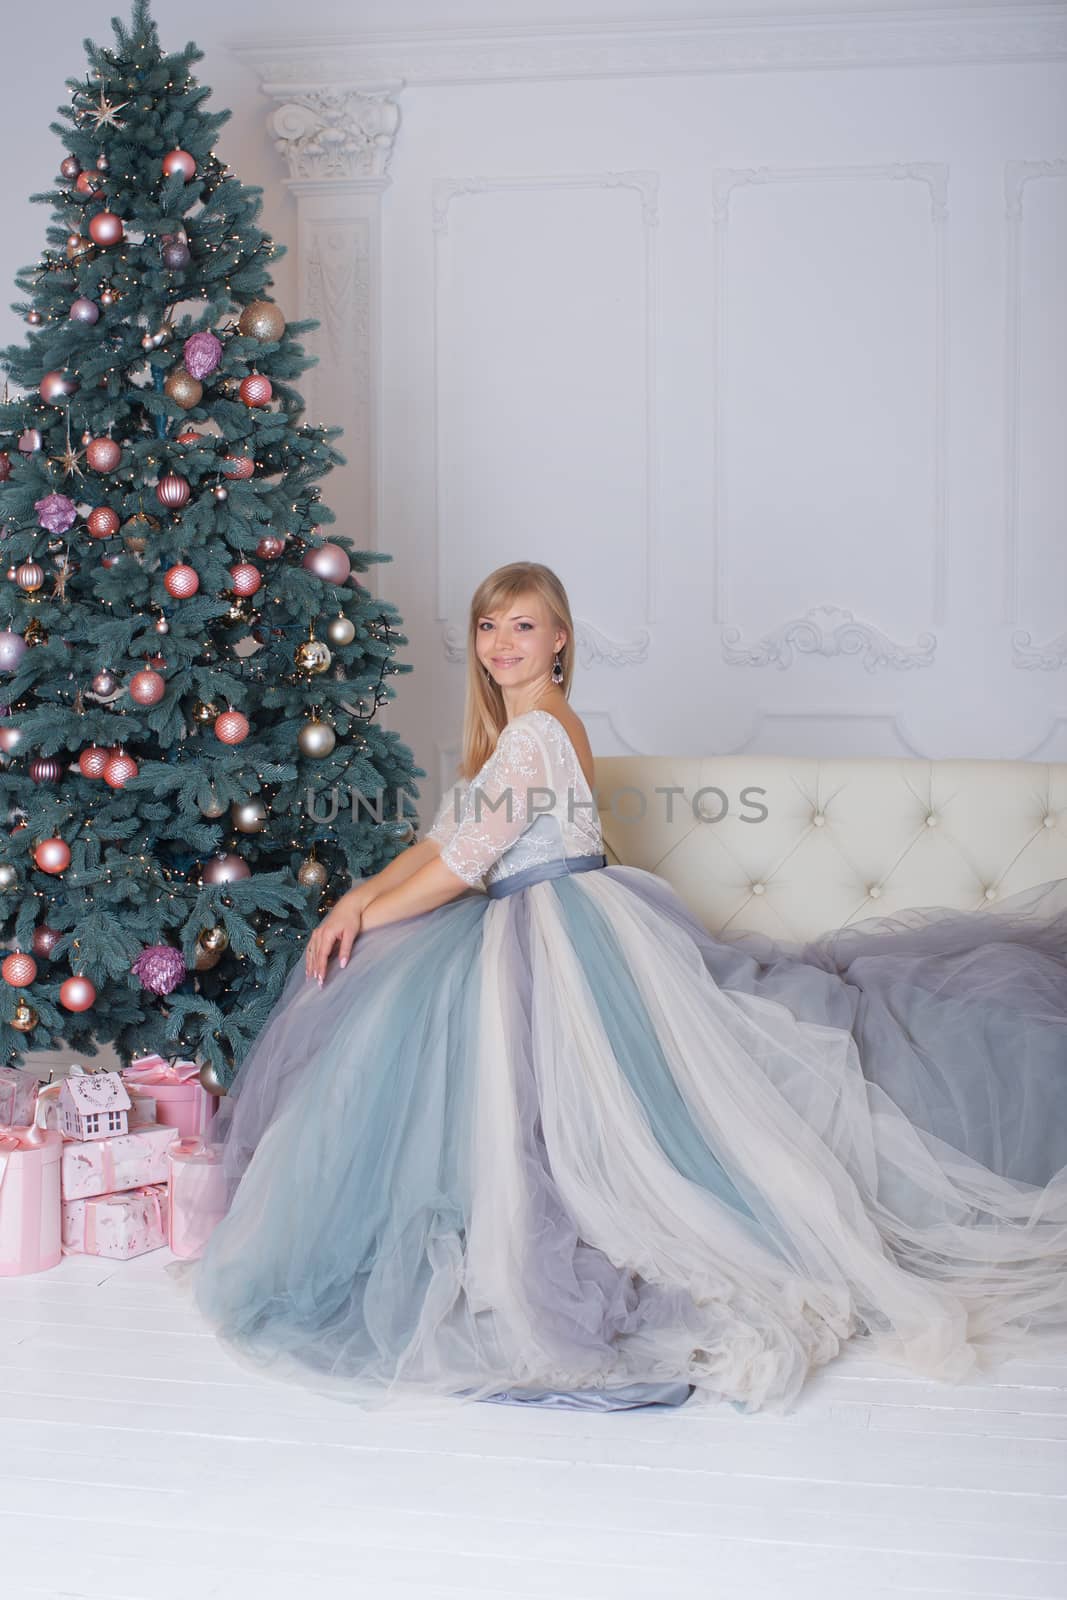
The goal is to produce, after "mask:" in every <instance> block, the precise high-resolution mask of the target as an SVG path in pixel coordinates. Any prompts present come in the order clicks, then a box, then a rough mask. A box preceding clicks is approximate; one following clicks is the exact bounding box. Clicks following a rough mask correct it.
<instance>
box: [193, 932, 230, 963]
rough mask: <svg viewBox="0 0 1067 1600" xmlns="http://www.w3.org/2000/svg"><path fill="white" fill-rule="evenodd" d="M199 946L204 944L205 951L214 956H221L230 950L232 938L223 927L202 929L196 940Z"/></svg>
mask: <svg viewBox="0 0 1067 1600" xmlns="http://www.w3.org/2000/svg"><path fill="white" fill-rule="evenodd" d="M196 942H197V944H202V945H203V947H204V949H205V950H208V951H210V952H211V954H212V955H216V956H221V955H222V953H223V951H224V950H228V949H229V948H230V936H229V934H228V933H227V932H226V929H225V928H223V927H221V926H216V927H214V928H201V930H200V932H199V933H198V934H197V938H196Z"/></svg>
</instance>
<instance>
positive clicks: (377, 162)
mask: <svg viewBox="0 0 1067 1600" xmlns="http://www.w3.org/2000/svg"><path fill="white" fill-rule="evenodd" d="M399 87H400V86H399V85H398V84H389V85H382V86H380V87H376V88H373V89H350V88H308V89H302V90H300V89H298V90H293V91H286V98H285V100H284V102H283V104H281V105H279V106H278V107H276V109H275V110H274V111H272V112H271V113H270V116H269V117H268V119H267V126H268V128H269V130H270V133H271V136H272V138H273V140H274V148H275V149H276V150H277V151H278V152H279V154H280V155H281V156H282V157H283V158H284V159H285V161H286V163H287V165H288V167H289V176H290V177H291V178H318V179H335V178H340V179H353V178H384V177H385V176H386V174H387V172H388V170H389V162H390V159H391V157H392V154H393V145H394V143H395V141H396V132H397V129H398V128H399V126H400V107H399V106H398V105H397V103H396V101H395V100H394V99H393V98H392V96H393V94H394V93H395V92H396V90H397V89H398V88H399ZM267 92H268V93H271V90H270V89H269V88H268V89H267Z"/></svg>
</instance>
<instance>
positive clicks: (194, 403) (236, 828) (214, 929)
mask: <svg viewBox="0 0 1067 1600" xmlns="http://www.w3.org/2000/svg"><path fill="white" fill-rule="evenodd" d="M112 26H113V29H114V32H115V38H116V45H115V47H114V48H113V49H103V48H97V47H96V46H94V45H93V44H92V43H91V42H88V41H87V42H86V46H85V48H86V52H87V55H88V61H89V70H88V73H87V75H86V77H85V79H84V80H69V81H68V88H69V90H70V94H71V100H70V105H69V106H64V107H63V108H61V110H60V113H59V115H60V117H61V118H62V119H63V120H62V122H60V123H54V124H53V125H52V126H53V129H54V131H55V132H56V133H58V134H59V136H60V138H61V139H62V140H63V142H64V144H65V145H66V149H67V152H68V153H67V155H66V157H65V158H64V159H63V160H62V162H61V163H60V169H59V170H60V179H59V186H58V187H57V189H55V190H53V191H51V192H49V193H47V194H41V195H35V196H33V198H34V199H35V200H38V201H41V202H44V203H46V204H49V205H51V206H52V208H53V222H52V226H51V227H50V228H49V230H48V235H47V237H48V247H47V248H46V249H45V251H44V254H43V258H42V259H41V260H40V261H38V262H37V263H36V264H35V265H33V266H31V267H27V268H25V269H23V270H22V271H21V272H20V273H19V275H18V284H19V287H20V289H21V290H23V292H24V293H25V294H26V295H27V296H28V299H27V300H26V301H25V302H23V303H22V304H19V305H16V307H15V309H16V311H18V312H20V313H21V314H22V315H24V316H25V320H26V321H27V323H28V324H29V325H30V330H31V331H30V332H29V334H28V335H27V338H26V341H25V343H24V344H18V345H13V346H11V347H9V348H8V349H7V350H5V351H3V352H0V362H2V364H3V366H4V368H5V369H6V371H7V373H8V375H9V383H8V386H7V388H6V390H5V396H4V401H3V404H2V406H0V526H2V531H3V537H4V539H5V541H6V555H7V561H6V563H5V565H6V568H7V577H6V585H7V587H6V593H5V595H4V597H3V603H2V609H0V701H2V702H3V704H2V705H0V713H2V715H0V802H2V804H3V810H4V814H5V815H6V816H7V818H8V830H6V831H5V832H4V833H3V834H0V911H3V912H4V913H5V917H4V922H3V925H2V926H3V931H2V932H0V943H2V945H3V957H4V959H3V962H2V968H0V971H2V975H3V979H4V984H3V986H0V1044H2V1047H3V1059H4V1060H6V1061H7V1062H8V1063H18V1062H20V1061H22V1060H23V1059H24V1056H23V1054H22V1052H23V1051H24V1050H25V1049H27V1048H32V1049H43V1048H55V1047H56V1046H58V1045H60V1044H63V1045H65V1046H66V1047H68V1048H70V1049H71V1050H72V1051H75V1052H80V1053H82V1054H86V1055H93V1054H95V1053H96V1051H97V1049H98V1048H99V1046H100V1045H101V1044H104V1043H109V1044H111V1045H112V1046H113V1047H114V1049H115V1052H116V1054H117V1055H118V1056H119V1057H120V1059H121V1060H122V1061H123V1063H126V1062H128V1061H129V1060H131V1059H132V1058H133V1057H135V1056H138V1055H141V1054H144V1053H156V1052H158V1053H159V1054H162V1055H165V1056H176V1055H183V1056H192V1057H195V1059H197V1060H199V1061H200V1062H201V1063H202V1069H201V1077H202V1079H203V1081H204V1082H205V1084H207V1085H208V1087H210V1088H213V1089H216V1090H221V1089H225V1088H226V1087H227V1086H228V1085H229V1083H230V1082H232V1079H233V1075H234V1072H235V1071H236V1068H237V1067H238V1066H239V1065H240V1062H241V1060H242V1058H243V1056H244V1054H245V1052H246V1051H247V1048H248V1046H249V1044H250V1043H251V1041H252V1040H253V1039H254V1037H255V1035H256V1034H257V1033H258V1031H259V1029H260V1028H261V1027H262V1025H263V1023H264V1021H265V1020H266V1017H267V1015H268V1013H269V1011H270V1009H271V1007H272V1005H273V1004H274V1002H275V1000H276V999H277V997H278V994H279V992H280V990H281V987H282V985H283V983H284V981H285V978H286V976H287V974H288V972H289V970H290V968H291V967H292V965H293V962H294V961H295V960H296V959H297V958H298V956H299V955H300V952H301V950H302V947H303V945H304V943H305V941H306V939H307V937H308V934H309V933H310V932H311V930H312V928H313V927H314V926H315V924H316V923H317V922H318V921H319V920H320V918H321V916H322V915H323V914H324V912H325V911H326V910H327V909H328V907H329V906H330V905H332V904H333V903H334V900H335V899H336V897H337V895H338V894H339V893H341V892H343V890H344V889H345V888H347V887H348V883H349V878H350V876H351V877H352V878H358V877H361V876H364V875H367V874H369V873H372V872H377V871H378V870H379V869H380V868H381V867H383V866H384V865H386V863H387V862H388V861H389V860H391V859H392V857H393V856H394V855H396V854H397V852H398V851H399V850H401V849H403V848H404V846H405V844H406V843H407V842H408V841H409V840H410V838H411V837H412V834H413V831H414V829H413V819H414V816H415V811H414V807H413V805H412V800H413V798H415V797H417V795H418V788H417V786H416V785H414V784H413V783H412V782H411V779H412V778H414V777H422V776H425V773H424V772H423V770H422V769H421V768H418V767H415V766H414V765H413V761H412V755H411V751H410V750H409V749H408V748H407V747H406V746H405V745H404V744H402V743H401V742H400V741H399V739H398V737H397V735H395V734H393V733H391V732H389V731H388V730H386V729H383V728H382V727H380V726H379V725H377V724H376V723H375V713H376V712H377V710H378V709H379V707H380V706H381V705H383V704H385V703H386V701H387V700H388V699H389V698H391V696H392V694H393V693H394V691H393V690H392V689H390V687H389V686H388V684H387V681H386V680H387V679H388V678H389V677H390V676H392V675H395V674H397V673H399V672H408V671H410V670H411V668H410V666H406V665H401V664H400V663H398V662H397V661H396V660H395V659H394V656H395V652H396V647H397V646H398V645H403V644H406V643H407V640H406V638H405V637H404V635H403V634H402V633H400V632H399V631H398V627H399V625H400V623H401V618H400V617H399V616H398V615H397V613H396V611H395V609H394V608H393V607H391V606H389V605H388V604H386V603H384V602H382V601H380V600H375V598H374V597H373V596H372V595H371V593H370V592H369V591H368V590H367V589H366V588H364V587H363V586H362V585H361V584H359V582H358V581H357V579H356V577H355V574H356V573H357V572H363V571H366V569H367V567H368V565H369V564H370V563H371V562H373V561H383V560H387V559H389V558H388V557H387V556H385V555H383V554H381V553H380V552H377V551H356V550H353V549H352V548H351V545H350V542H349V541H348V540H346V539H345V538H343V537H342V536H332V537H329V538H328V537H327V536H326V535H325V534H324V533H323V527H324V526H325V525H327V524H329V523H331V522H333V520H334V519H333V516H332V515H331V513H330V512H329V510H328V508H327V507H326V505H325V504H324V503H323V502H322V500H321V498H320V494H321V491H320V489H319V488H318V486H317V480H318V479H320V478H322V477H323V476H324V475H325V474H326V473H327V472H328V471H329V470H330V469H331V468H332V467H333V466H335V465H338V464H342V463H343V459H344V458H343V457H342V456H341V455H340V454H339V453H338V452H337V450H336V449H335V447H334V445H333V443H332V441H333V440H334V439H335V438H336V437H337V433H338V430H337V429H328V428H324V427H318V426H312V425H310V424H308V423H307V422H304V421H302V420H301V418H302V415H303V407H302V402H301V399H300V396H299V394H298V392H297V390H296V389H295V388H294V387H293V386H292V380H293V379H294V378H296V377H298V375H299V374H300V373H301V372H302V371H304V370H306V368H307V367H308V366H309V365H310V364H311V358H310V357H308V356H307V355H306V354H305V352H304V349H303V347H302V346H301V345H300V343H298V342H297V338H298V336H299V335H301V334H303V333H306V332H307V331H308V330H309V329H311V328H314V327H315V326H316V324H315V323H313V322H303V323H288V324H287V323H286V320H285V316H284V314H283V312H282V311H281V310H280V309H279V307H278V306H277V304H275V303H274V302H273V301H272V300H271V299H270V298H269V297H268V295H267V292H266V291H267V290H268V288H269V287H270V286H271V285H272V282H273V280H272V278H271V276H270V265H271V261H272V258H277V257H278V255H279V254H280V250H279V247H277V246H276V245H274V244H273V243H272V242H271V240H270V239H269V237H268V236H267V235H266V234H265V233H264V232H263V231H262V230H261V229H260V228H259V227H258V226H257V225H256V218H257V216H258V215H259V210H260V193H261V191H259V190H258V189H254V188H250V187H247V186H245V185H242V184H241V183H240V182H239V181H238V180H237V179H236V177H235V176H234V175H233V174H232V173H231V172H230V171H229V170H228V168H227V167H226V165H225V163H224V162H223V161H221V160H220V159H219V158H218V157H217V155H216V154H215V151H214V144H215V140H216V136H217V134H218V131H219V128H220V127H221V126H222V124H223V123H224V122H225V121H226V119H227V117H228V116H229V113H228V112H219V113H209V112H207V111H205V109H204V101H205V99H206V98H207V96H208V94H209V90H208V89H206V88H205V87H203V86H201V85H200V84H198V83H197V81H196V80H195V78H194V77H193V74H192V68H193V65H194V63H195V62H197V61H199V60H200V59H201V58H202V52H201V51H200V50H198V49H197V48H196V46H195V45H188V46H186V48H185V49H184V50H182V51H181V52H179V53H178V54H174V55H166V54H164V53H163V51H162V49H161V48H160V44H159V39H158V34H157V30H156V26H155V23H154V22H153V20H152V19H151V17H150V15H149V12H148V7H147V4H146V3H145V0H138V3H137V4H136V5H135V7H134V11H133V16H132V22H131V24H130V26H129V27H126V26H124V25H123V24H122V23H121V22H119V21H118V20H116V21H114V22H113V24H112ZM0 581H4V580H3V579H2V577H0Z"/></svg>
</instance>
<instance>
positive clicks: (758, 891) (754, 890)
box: [752, 883, 765, 894]
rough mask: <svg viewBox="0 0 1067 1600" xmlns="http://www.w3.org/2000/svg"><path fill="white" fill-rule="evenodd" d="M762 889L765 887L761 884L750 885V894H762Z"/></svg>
mask: <svg viewBox="0 0 1067 1600" xmlns="http://www.w3.org/2000/svg"><path fill="white" fill-rule="evenodd" d="M764 887H765V885H764V884H762V883H754V884H753V885H752V893H753V894H762V893H763V890H764Z"/></svg>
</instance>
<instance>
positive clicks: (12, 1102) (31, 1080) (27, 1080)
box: [0, 1067, 41, 1128]
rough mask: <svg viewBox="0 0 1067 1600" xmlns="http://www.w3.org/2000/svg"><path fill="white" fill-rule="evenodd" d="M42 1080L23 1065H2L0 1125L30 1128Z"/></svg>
mask: <svg viewBox="0 0 1067 1600" xmlns="http://www.w3.org/2000/svg"><path fill="white" fill-rule="evenodd" d="M40 1087H41V1080H40V1079H39V1078H38V1076H37V1074H36V1073H35V1072H26V1071H25V1070H24V1069H23V1068H22V1067H0V1125H2V1126H3V1127H5V1128H28V1127H30V1126H31V1125H32V1123H33V1112H34V1106H35V1104H36V1101H37V1092H38V1090H39V1089H40Z"/></svg>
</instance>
